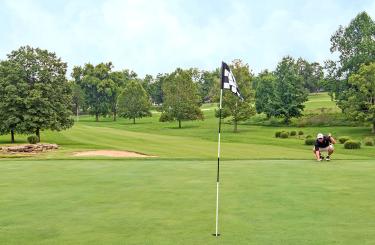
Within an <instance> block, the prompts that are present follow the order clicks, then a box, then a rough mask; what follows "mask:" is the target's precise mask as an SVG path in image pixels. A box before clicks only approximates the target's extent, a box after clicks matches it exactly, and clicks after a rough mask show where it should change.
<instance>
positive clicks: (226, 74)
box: [221, 62, 243, 100]
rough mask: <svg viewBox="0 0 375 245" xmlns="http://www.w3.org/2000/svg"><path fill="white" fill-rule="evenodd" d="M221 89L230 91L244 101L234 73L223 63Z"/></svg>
mask: <svg viewBox="0 0 375 245" xmlns="http://www.w3.org/2000/svg"><path fill="white" fill-rule="evenodd" d="M221 81H222V84H221V88H222V89H229V90H230V91H232V93H234V94H235V95H237V96H238V97H239V98H240V99H241V100H243V98H242V96H241V94H240V90H239V89H238V85H237V82H236V78H235V77H234V75H233V73H232V71H231V70H230V68H229V66H228V65H227V64H226V63H225V62H223V63H222V67H221Z"/></svg>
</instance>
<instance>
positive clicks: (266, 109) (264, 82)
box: [254, 70, 276, 118]
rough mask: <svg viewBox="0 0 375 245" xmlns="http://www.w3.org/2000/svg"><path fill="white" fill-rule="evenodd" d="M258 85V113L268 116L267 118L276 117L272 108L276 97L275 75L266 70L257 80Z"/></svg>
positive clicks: (256, 101)
mask: <svg viewBox="0 0 375 245" xmlns="http://www.w3.org/2000/svg"><path fill="white" fill-rule="evenodd" d="M254 80H255V81H256V83H257V87H256V91H255V108H256V111H257V112H258V113H264V114H266V116H267V118H270V117H271V116H274V115H275V112H274V110H273V107H272V101H273V99H274V97H275V94H274V93H275V89H274V86H275V80H276V77H275V75H274V74H273V73H270V72H268V71H267V70H265V71H264V72H261V73H260V74H259V75H258V76H257V77H256V78H255V79H254Z"/></svg>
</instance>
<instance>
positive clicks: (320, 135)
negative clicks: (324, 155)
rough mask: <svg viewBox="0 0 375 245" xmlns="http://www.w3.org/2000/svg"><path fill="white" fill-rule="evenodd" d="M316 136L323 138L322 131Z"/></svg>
mask: <svg viewBox="0 0 375 245" xmlns="http://www.w3.org/2000/svg"><path fill="white" fill-rule="evenodd" d="M316 138H317V139H323V138H324V136H323V134H322V133H319V134H318V135H317V136H316Z"/></svg>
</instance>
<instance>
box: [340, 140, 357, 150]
mask: <svg viewBox="0 0 375 245" xmlns="http://www.w3.org/2000/svg"><path fill="white" fill-rule="evenodd" d="M344 148H345V149H359V148H361V142H359V141H355V140H347V141H345V143H344Z"/></svg>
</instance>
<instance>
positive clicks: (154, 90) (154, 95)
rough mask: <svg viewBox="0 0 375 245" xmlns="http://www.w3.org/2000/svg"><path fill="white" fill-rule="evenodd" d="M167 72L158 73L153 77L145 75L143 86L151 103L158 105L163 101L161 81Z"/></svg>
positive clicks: (166, 75)
mask: <svg viewBox="0 0 375 245" xmlns="http://www.w3.org/2000/svg"><path fill="white" fill-rule="evenodd" d="M168 76H169V74H158V75H157V76H156V77H155V78H153V77H152V76H151V75H146V77H145V79H144V80H143V84H144V88H145V89H146V91H147V93H148V95H149V96H150V98H151V101H152V103H154V104H156V105H160V104H162V103H163V89H162V87H163V83H164V80H165V79H166V78H167V77H168Z"/></svg>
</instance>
